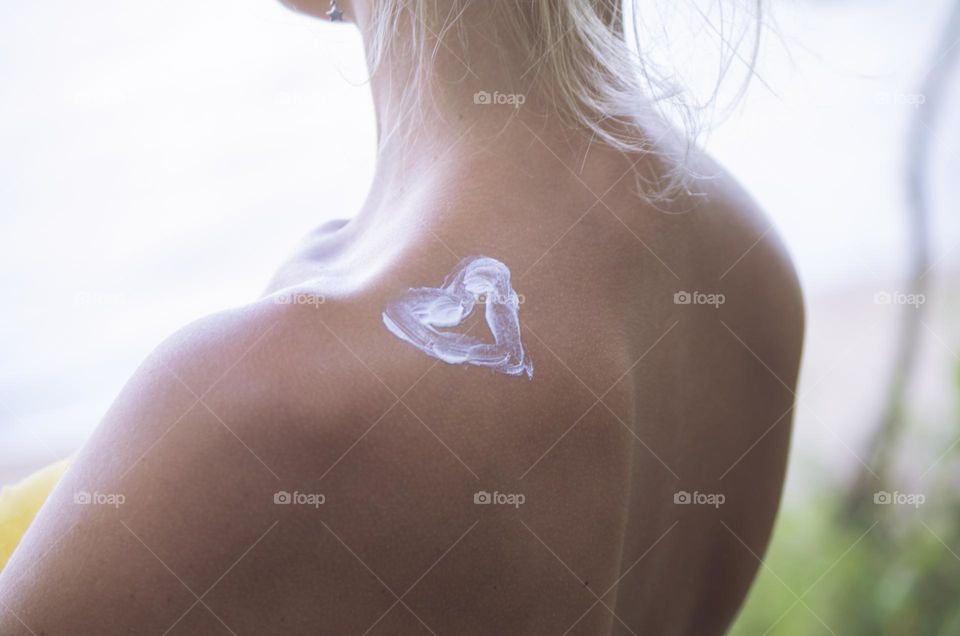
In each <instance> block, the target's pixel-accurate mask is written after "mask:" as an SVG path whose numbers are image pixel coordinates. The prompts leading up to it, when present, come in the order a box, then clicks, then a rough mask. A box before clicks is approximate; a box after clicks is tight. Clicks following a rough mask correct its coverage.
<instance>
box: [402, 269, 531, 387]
mask: <svg viewBox="0 0 960 636" xmlns="http://www.w3.org/2000/svg"><path fill="white" fill-rule="evenodd" d="M478 304H482V305H484V307H485V309H484V312H485V316H486V319H487V326H488V327H489V328H490V333H491V334H492V335H493V343H489V342H484V341H482V340H480V339H479V338H474V337H473V336H470V335H468V334H464V333H457V332H454V331H441V329H450V328H453V327H456V326H458V325H460V324H461V323H462V322H463V321H464V320H466V319H467V318H468V317H469V316H470V314H472V313H473V309H474V307H475V306H476V305H478ZM519 314H520V298H519V296H517V292H515V291H514V290H513V287H511V286H510V269H509V268H508V267H507V266H506V265H504V264H503V263H501V262H500V261H498V260H497V259H495V258H490V257H488V256H468V257H467V258H465V259H463V260H462V261H460V263H459V264H458V265H457V268H456V269H455V270H453V272H452V273H451V274H450V275H448V276H447V278H446V280H444V281H443V286H442V287H439V288H438V287H417V288H415V289H410V290H408V291H407V293H406V294H404V295H403V296H402V297H400V298H399V299H397V300H396V301H394V302H392V303H390V304H389V305H388V306H387V309H386V311H384V312H383V324H384V325H386V327H387V329H389V330H390V333H392V334H393V335H395V336H396V337H397V338H400V339H401V340H403V341H404V342H408V343H410V344H412V345H413V346H414V347H416V348H417V349H419V350H420V351H422V352H424V353H425V354H427V355H428V356H431V357H433V358H437V359H439V360H443V361H444V362H446V363H448V364H474V365H477V366H481V367H489V368H491V369H493V370H495V371H499V372H500V373H505V374H507V375H522V374H524V373H526V374H527V377H528V378H530V379H533V361H532V360H530V357H529V356H527V355H526V354H525V353H524V351H523V343H521V342H520V317H519Z"/></svg>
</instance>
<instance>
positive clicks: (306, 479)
mask: <svg viewBox="0 0 960 636" xmlns="http://www.w3.org/2000/svg"><path fill="white" fill-rule="evenodd" d="M287 4H289V5H291V6H292V7H293V8H296V9H298V10H300V11H303V12H305V13H308V14H311V15H315V16H318V17H321V18H325V19H333V20H337V21H344V22H350V23H353V24H355V25H356V26H357V27H358V28H359V29H360V30H361V32H362V33H363V35H364V38H365V43H366V45H367V49H368V57H369V63H370V67H371V88H372V94H373V99H374V102H375V105H376V112H377V117H378V127H379V131H380V143H379V148H378V151H379V152H378V162H377V168H376V174H375V178H374V181H373V184H372V187H371V189H370V193H369V196H368V198H367V200H366V203H365V205H364V206H363V209H361V210H360V211H359V213H357V214H356V215H355V216H354V217H353V218H352V220H350V221H342V222H336V223H330V224H327V225H324V226H322V227H320V228H319V229H318V230H316V231H315V232H313V233H312V234H311V235H310V236H309V237H308V238H307V239H306V241H305V243H304V245H303V246H302V249H300V250H299V252H298V253H297V254H295V255H294V256H293V257H292V258H291V259H290V260H289V261H288V262H287V263H285V264H284V265H283V266H282V267H281V268H280V269H279V271H278V272H277V274H276V276H275V278H274V281H273V283H272V284H271V286H270V288H269V289H268V290H267V291H266V293H265V294H264V296H263V297H262V298H260V299H258V300H255V301H253V302H251V303H250V304H249V305H247V306H245V307H242V308H238V309H232V310H229V311H225V312H223V313H220V314H217V315H215V316H211V317H207V318H204V319H202V320H199V321H198V322H196V323H194V324H192V325H190V326H188V327H186V328H184V329H183V330H181V331H180V332H179V333H177V334H175V335H174V336H172V337H171V338H170V339H168V340H167V341H166V342H164V343H163V344H162V345H161V346H160V347H158V348H157V350H156V351H155V352H154V353H153V354H152V355H151V356H150V357H149V358H148V359H147V360H146V361H145V362H144V363H143V365H142V366H141V368H140V369H139V370H138V371H137V372H136V373H135V375H134V377H133V378H132V379H131V380H130V382H129V384H128V385H127V386H126V387H125V388H124V390H123V392H122V393H121V395H120V396H119V397H118V399H117V401H116V402H115V404H114V405H113V406H112V408H111V409H110V411H109V412H108V413H107V415H106V416H105V418H104V420H103V422H102V423H101V425H100V427H99V429H98V430H97V432H96V433H95V434H94V436H93V437H92V438H91V439H90V440H89V442H88V443H87V444H86V446H85V447H84V448H83V449H82V451H81V452H80V453H79V454H78V455H77V457H76V458H75V459H74V460H73V462H72V465H71V466H70V468H69V469H68V470H67V471H66V473H65V474H64V476H63V477H62V479H61V480H60V482H59V484H58V485H57V486H56V488H54V489H53V491H52V493H51V494H50V496H49V498H48V499H47V501H46V503H45V505H44V506H43V508H42V509H41V511H40V512H39V514H38V515H37V517H36V519H35V520H34V521H33V523H32V525H31V526H30V529H29V530H28V531H27V532H26V534H25V535H24V537H23V539H22V540H21V541H20V543H19V546H18V548H17V550H16V551H15V552H14V554H13V555H12V557H11V559H10V561H9V563H8V564H7V566H6V567H5V568H4V569H3V571H2V574H0V610H2V613H0V633H3V634H41V633H46V634H126V633H135V634H141V633H142V634H147V633H171V634H215V633H233V634H241V633H243V634H246V633H249V634H268V633H269V634H317V633H322V634H350V633H359V634H364V633H383V634H388V633H402V634H407V633H411V634H412V633H435V634H439V633H455V634H546V633H559V634H564V633H571V634H614V633H616V634H623V633H636V634H639V633H653V634H719V633H722V632H724V631H725V629H726V628H727V627H728V626H729V624H730V622H731V620H732V619H733V617H734V616H735V614H736V611H737V609H738V607H739V606H740V604H741V602H742V601H743V599H744V596H745V594H746V592H747V590H748V588H749V585H750V583H751V580H752V579H753V577H754V575H755V573H756V571H757V569H758V567H759V566H760V564H761V559H762V556H763V552H764V549H765V546H766V544H767V541H768V538H769V535H770V530H771V526H772V523H773V519H774V516H775V513H776V509H777V505H778V501H779V497H780V491H781V487H782V482H783V476H784V469H785V461H786V454H787V447H788V441H789V425H790V419H791V410H792V405H793V397H794V390H795V386H796V377H797V368H798V362H799V357H800V350H801V340H802V332H803V318H802V304H801V298H800V292H799V288H798V285H797V281H796V277H795V275H794V272H793V270H792V268H791V265H790V263H789V260H788V258H787V257H786V256H785V254H784V251H783V249H782V247H781V245H780V243H779V242H778V241H777V239H776V238H775V236H774V233H773V232H772V231H771V228H770V224H769V221H767V220H766V218H765V217H764V216H763V215H762V214H761V213H760V212H759V211H758V210H757V208H756V206H755V205H754V204H753V203H752V202H751V200H750V199H749V198H748V197H747V196H746V195H745V194H744V193H743V192H742V191H741V190H740V189H739V188H738V186H737V185H736V184H735V183H734V182H733V180H732V179H730V178H729V177H728V176H726V175H724V174H723V173H722V172H721V171H720V169H719V168H717V167H716V166H715V165H714V164H713V163H711V161H710V160H709V159H708V158H707V157H705V156H703V154H702V153H700V152H698V151H696V150H694V149H693V148H692V147H691V146H690V145H689V144H688V143H686V142H685V141H684V140H683V139H682V137H681V136H678V135H675V134H674V133H672V132H670V130H669V128H668V127H667V126H666V125H664V124H663V123H661V121H660V118H659V117H658V116H657V115H656V110H657V109H656V108H655V107H654V106H655V104H654V99H653V97H654V96H653V91H655V90H657V89H658V87H660V88H663V87H664V85H663V84H662V83H660V82H657V81H655V80H653V79H652V76H651V75H650V74H649V73H647V74H646V75H644V74H643V73H640V74H639V75H636V74H633V73H632V71H633V68H634V67H632V66H629V65H632V64H634V61H633V60H631V56H630V54H629V50H628V47H627V45H626V43H625V41H624V36H623V33H624V31H625V29H624V25H623V16H622V14H621V12H620V10H619V8H618V6H617V1H616V0H562V1H557V0H549V1H548V0H536V1H532V2H526V3H515V2H508V1H505V0H504V1H499V0H496V1H495V0H491V1H489V2H461V1H455V0H411V1H408V2H400V1H399V0H338V1H337V2H334V3H332V5H331V4H328V3H327V0H323V1H322V2H321V0H287ZM342 169H343V170H344V171H347V170H349V169H350V167H349V166H346V165H345V166H343V168H342ZM326 178H327V179H328V180H329V184H330V187H337V175H327V176H326Z"/></svg>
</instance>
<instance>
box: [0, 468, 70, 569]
mask: <svg viewBox="0 0 960 636" xmlns="http://www.w3.org/2000/svg"><path fill="white" fill-rule="evenodd" d="M69 464H70V460H69V459H64V460H62V461H59V462H57V463H56V464H52V465H50V466H47V467H46V468H44V469H43V470H39V471H37V472H35V473H34V474H32V475H30V476H29V477H27V478H26V479H24V480H23V481H21V482H20V483H18V484H14V485H13V486H5V487H4V488H3V489H2V490H0V570H3V567H4V566H5V565H6V564H7V560H8V559H9V558H10V555H11V554H13V550H14V548H16V547H17V544H18V543H20V538H21V537H23V534H24V533H25V532H26V531H27V528H28V527H29V526H30V523H31V522H32V521H33V518H34V517H35V516H37V512H38V511H39V510H40V506H42V505H43V502H44V501H46V500H47V496H48V495H49V494H50V491H51V490H53V487H54V486H56V485H57V482H59V481H60V477H61V476H62V475H63V473H64V471H65V470H66V469H67V466H69Z"/></svg>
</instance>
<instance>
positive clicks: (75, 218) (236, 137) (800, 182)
mask: <svg viewBox="0 0 960 636" xmlns="http://www.w3.org/2000/svg"><path fill="white" fill-rule="evenodd" d="M690 1H691V2H693V1H694V0H690ZM722 2H723V0H713V1H712V2H708V1H706V0H705V1H704V2H701V3H700V4H702V5H704V6H705V7H706V9H705V10H707V11H710V10H712V9H713V8H715V5H717V4H722ZM641 6H642V2H641ZM769 6H770V8H771V9H772V15H771V16H769V17H768V18H767V22H768V24H767V26H766V27H765V29H766V30H765V32H764V35H763V39H762V43H763V46H762V47H761V50H760V58H759V63H758V66H757V68H756V72H757V77H756V79H755V80H754V82H753V84H752V87H751V89H750V91H749V93H748V94H747V95H746V97H745V98H744V99H743V100H742V101H741V102H739V105H738V107H737V108H736V109H735V110H734V111H733V113H732V114H731V115H730V116H729V117H727V118H725V119H724V120H723V121H722V122H719V123H718V125H717V126H716V128H715V129H714V130H713V131H712V132H711V133H710V134H709V135H708V136H706V137H705V139H704V143H705V145H706V146H707V148H708V150H710V151H711V152H712V153H713V154H714V155H715V156H717V157H718V158H719V160H720V161H721V162H722V163H723V164H725V165H726V166H727V167H728V168H729V169H730V170H731V171H732V172H733V173H734V174H735V175H736V176H737V177H738V178H739V179H740V180H741V181H742V182H743V183H744V185H745V186H746V187H747V188H748V189H749V190H750V191H751V192H752V193H753V195H754V196H755V197H756V198H757V199H758V201H759V202H760V204H761V205H762V206H763V207H764V208H765V209H766V210H767V212H768V213H769V214H770V216H771V218H772V219H773V221H774V223H775V225H776V227H777V229H778V231H779V232H780V233H781V235H782V236H783V237H784V239H785V241H786V243H787V245H788V247H789V249H790V250H791V252H792V254H793V257H794V259H795V261H796V263H797V267H798V269H799V273H800V276H801V279H802V281H803V284H804V286H805V291H806V298H807V303H808V328H807V345H806V352H805V359H804V363H803V369H802V373H801V381H800V388H799V393H798V407H797V413H796V424H795V433H794V441H793V447H792V456H791V460H790V469H789V475H788V480H787V486H786V494H785V500H784V505H783V509H782V512H781V515H780V518H779V521H778V525H777V528H776V531H775V534H774V539H773V543H772V545H771V548H770V550H769V552H768V553H767V554H766V555H762V556H763V561H764V563H763V565H762V566H761V573H760V576H759V579H758V582H757V584H756V585H755V587H754V589H753V591H752V593H751V596H750V598H749V599H748V601H747V603H746V606H745V607H744V610H743V612H742V615H741V617H740V619H739V621H738V623H737V625H736V626H735V627H734V631H733V633H734V634H744V635H746V634H871V635H874V634H911V635H913V634H958V633H960V603H957V600H956V599H957V598H958V597H960V490H958V486H960V465H958V461H957V456H958V453H960V321H958V317H960V295H958V291H960V286H958V283H960V214H958V204H960V179H958V178H957V175H958V174H960V64H958V63H957V58H958V57H960V3H958V2H957V1H956V0H830V1H826V0H790V1H786V0H773V1H772V2H771V3H770V5H769ZM687 36H688V37H691V38H693V39H696V37H697V32H696V30H694V29H691V32H690V33H688V34H687ZM365 79H366V69H365V67H364V65H363V58H362V50H361V45H360V39H359V37H358V36H357V35H356V33H355V32H354V31H353V29H351V28H344V27H338V26H336V25H329V24H324V23H321V22H319V21H312V20H309V19H306V18H302V17H300V16H297V15H295V14H293V13H290V12H288V11H287V10H285V9H284V8H283V7H282V6H281V5H280V4H279V3H278V2H271V0H205V1H204V2H202V3H198V2H193V1H191V0H166V1H165V2H162V3H161V2H153V3H142V2H112V1H108V0H92V1H91V2H82V3H78V2H67V1H66V0H45V1H44V2H35V1H30V0H5V1H4V2H3V3H0V296H2V298H3V301H4V302H3V314H2V315H3V319H2V323H0V325H2V328H0V484H4V483H10V482H12V481H16V480H17V479H19V478H21V477H23V476H25V475H27V474H29V473H30V472H32V471H33V470H35V469H37V468H39V467H41V466H43V465H45V464H47V463H49V462H51V461H54V460H56V459H59V458H62V457H64V456H66V455H69V454H70V453H72V452H74V451H75V450H76V449H77V448H78V447H79V446H80V445H81V444H82V443H83V441H84V439H85V438H86V436H87V435H88V434H89V433H90V431H91V430H92V429H93V427H94V426H95V425H96V424H97V422H98V420H99V418H100V417H101V416H102V414H103V413H104V411H105V410H106V409H107V407H108V406H109V404H110V402H111V400H112V399H113V397H114V396H115V395H116V394H117V393H118V391H119V390H120V388H121V386H122V384H123V382H124V381H125V380H126V378H127V377H129V376H130V374H131V373H132V372H133V370H134V369H135V367H136V365H137V364H138V363H139V361H140V360H142V359H143V358H144V356H145V355H146V354H147V353H148V352H149V351H150V350H151V349H152V348H153V347H154V346H156V344H157V343H158V342H159V341H160V340H161V339H162V338H163V337H164V336H165V335H167V334H169V333H171V332H172V331H174V330H176V329H177V328H178V327H180V326H182V325H183V324H185V323H186V322H189V321H190V320H193V319H195V318H197V317H199V316H202V315H205V314H208V313H211V312H213V311H217V310H220V309H223V308H225V307H228V306H232V305H238V304H242V303H245V302H247V301H248V300H250V299H251V298H254V297H256V296H257V295H258V294H259V292H260V290H261V288H262V287H263V286H264V285H265V284H266V283H267V281H268V279H269V277H270V275H271V273H272V271H273V269H274V268H275V267H276V266H277V264H278V263H279V261H280V260H281V259H282V258H283V257H284V256H285V255H286V254H287V253H288V252H289V250H290V249H291V248H292V247H293V246H294V245H295V244H296V242H297V241H298V240H299V238H300V237H301V236H302V235H303V234H304V233H305V232H307V231H308V230H310V229H311V228H313V227H314V226H316V225H317V224H319V223H321V222H323V221H324V220H327V219H329V218H332V217H344V216H350V215H351V214H353V213H354V211H356V210H357V209H358V208H359V206H360V203H361V202H362V199H363V197H364V194H365V189H366V186H367V184H368V182H369V180H370V178H371V175H372V168H373V159H374V150H375V148H374V141H375V139H374V129H373V112H372V107H371V104H370V103H369V97H368V92H367V88H366V85H365Z"/></svg>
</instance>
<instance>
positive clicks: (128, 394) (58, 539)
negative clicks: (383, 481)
mask: <svg viewBox="0 0 960 636" xmlns="http://www.w3.org/2000/svg"><path fill="white" fill-rule="evenodd" d="M292 293H296V294H299V296H296V297H294V296H290V297H288V298H286V299H285V300H282V301H281V302H277V297H274V298H268V299H265V300H263V301H261V302H258V303H254V304H252V305H249V306H245V307H242V308H237V309H233V310H230V311H227V312H223V313H221V314H217V315H215V316H211V317H208V318H204V319H202V320H200V321H197V322H196V323H193V324H191V325H189V326H187V327H185V328H184V329H182V330H180V331H178V332H177V333H176V334H174V335H173V336H172V337H170V338H169V339H167V340H166V341H165V342H164V343H163V344H161V345H160V346H159V347H158V348H157V350H156V351H154V352H153V353H152V354H151V355H150V356H149V357H148V358H147V360H145V361H144V363H143V364H142V365H141V367H140V368H139V369H138V370H137V371H136V373H135V374H134V376H133V377H132V378H131V379H130V381H129V382H128V384H127V385H126V386H125V387H124V389H123V390H122V391H121V394H120V395H119V397H118V398H117V400H116V402H115V403H114V404H113V406H112V407H111V409H110V410H109V412H108V413H107V415H106V416H105V417H104V420H103V421H102V423H101V425H100V426H99V427H98V429H97V431H96V432H95V434H94V435H93V437H92V438H91V439H90V441H89V442H88V443H87V444H86V446H85V447H84V448H83V449H82V450H81V452H80V453H79V454H78V456H77V457H76V459H75V460H74V462H73V465H72V466H71V468H70V469H69V471H68V472H67V474H66V475H65V477H64V478H63V480H62V481H61V483H60V484H59V485H58V487H57V488H56V489H55V491H54V492H53V493H52V495H51V497H50V499H49V500H48V502H47V504H46V505H45V506H44V508H43V509H42V511H41V513H40V514H39V516H38V518H37V519H36V522H35V523H34V524H33V526H32V527H31V529H30V531H29V532H28V534H27V536H25V537H24V539H23V541H22V543H21V545H20V546H19V548H18V549H17V551H16V552H15V553H14V555H13V557H12V559H11V561H10V562H9V564H8V565H7V567H6V568H5V569H4V570H3V572H2V575H0V602H2V604H3V605H4V606H6V607H9V608H10V609H11V610H12V611H11V612H6V613H3V616H2V618H0V625H2V629H0V631H2V632H3V633H5V634H7V633H9V634H17V633H24V634H26V633H67V632H69V633H107V632H109V633H146V632H148V631H158V633H163V632H164V630H167V629H170V628H173V627H174V626H176V629H175V630H174V631H172V632H171V633H215V632H217V630H220V631H223V630H224V627H223V624H224V621H225V620H226V619H225V618H224V616H223V612H224V610H223V609H222V608H224V607H226V606H230V607H235V606H237V605H238V604H241V605H242V604H243V603H245V602H247V600H248V591H249V590H247V589H246V588H245V587H244V586H246V585H250V581H252V580H255V579H258V578H259V579H261V580H263V579H267V578H270V577H274V578H276V577H277V572H279V571H282V570H283V569H284V567H283V566H284V564H285V562H286V561H285V560H287V559H295V558H296V557H295V555H293V554H291V553H288V552H284V551H283V550H282V549H281V550H279V553H278V547H277V546H278V543H277V540H278V538H279V537H284V536H286V537H289V536H290V535H289V534H285V533H289V532H291V531H292V529H293V528H296V526H297V522H294V523H291V524H287V527H280V528H279V529H278V526H282V525H283V524H281V521H282V520H283V519H284V512H286V511H287V510H289V508H287V507H285V506H284V505H283V504H285V503H287V501H288V500H287V499H286V498H288V497H292V494H293V493H297V492H299V493H313V494H316V493H317V491H318V490H319V489H318V488H317V482H318V480H319V479H320V478H321V477H322V473H323V472H324V470H325V469H326V468H327V467H329V466H330V465H332V464H333V463H334V462H335V461H336V460H337V457H338V456H339V455H340V454H342V453H343V452H344V450H345V449H346V448H347V447H348V446H349V444H351V443H354V442H355V441H356V437H355V436H354V435H353V432H354V431H353V429H355V428H356V426H355V425H357V424H358V423H363V422H366V421H372V418H373V417H374V416H373V415H372V413H374V412H375V411H377V410H378V409H381V408H383V407H384V406H383V405H384V404H389V399H390V394H389V391H388V390H387V389H385V388H384V387H383V386H381V385H380V383H379V382H378V381H377V380H376V379H375V378H374V377H372V376H371V375H370V374H369V373H367V372H366V371H365V369H364V368H363V364H362V363H361V362H360V361H358V360H357V359H356V358H355V357H354V355H353V354H352V353H351V352H350V351H349V348H348V347H347V346H345V345H344V343H343V342H340V341H339V339H338V336H337V335H336V333H335V328H333V327H330V328H328V326H330V325H332V323H333V322H335V318H331V316H332V315H333V314H334V313H335V312H333V311H330V310H329V309H330V308H329V307H328V308H323V307H320V306H319V305H320V304H322V303H320V302H319V297H318V296H316V295H314V294H312V292H309V291H294V292H292ZM311 299H312V300H313V301H315V302H312V301H311ZM358 394H362V395H365V396H366V399H365V400H358V399H356V398H357V395H358ZM284 493H286V494H284ZM311 501H313V500H312V499H311ZM318 503H320V502H318ZM303 508H304V509H307V510H309V509H310V506H304V507H303ZM313 565H316V564H313ZM288 572H294V573H295V572H296V568H291V569H289V570H288ZM228 574H232V575H233V576H230V577H228ZM284 581H286V582H287V583H288V584H294V585H295V584H297V583H299V582H300V581H297V580H296V577H295V576H294V577H293V578H292V579H289V578H288V579H284ZM287 596H290V595H289V594H288V595H287ZM217 598H219V599H220V604H219V609H211V607H212V606H214V605H215V600H214V599H217ZM224 598H228V599H230V600H229V602H228V603H227V604H226V605H224V601H223V599H224ZM280 598H284V597H283V596H281V597H280ZM91 607H100V608H109V609H104V610H102V611H99V612H92V611H90V608H91ZM262 609H263V608H261V610H262ZM283 612H284V608H283V607H282V605H281V606H277V607H275V608H273V611H270V612H267V611H264V612H263V615H264V616H271V617H276V616H277V613H280V614H283ZM233 620H236V617H235V616H234V618H233ZM180 629H182V630H183V631H182V632H178V631H177V630H180Z"/></svg>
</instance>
